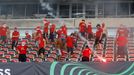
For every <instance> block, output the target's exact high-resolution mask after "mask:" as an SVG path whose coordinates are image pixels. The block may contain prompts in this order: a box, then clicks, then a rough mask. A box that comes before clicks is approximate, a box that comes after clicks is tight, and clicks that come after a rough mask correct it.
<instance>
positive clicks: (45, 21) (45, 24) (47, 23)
mask: <svg viewBox="0 0 134 75" xmlns="http://www.w3.org/2000/svg"><path fill="white" fill-rule="evenodd" d="M43 22H44V32H43V37H44V38H45V37H48V26H49V24H50V22H48V21H47V20H46V19H45V18H44V21H43Z"/></svg>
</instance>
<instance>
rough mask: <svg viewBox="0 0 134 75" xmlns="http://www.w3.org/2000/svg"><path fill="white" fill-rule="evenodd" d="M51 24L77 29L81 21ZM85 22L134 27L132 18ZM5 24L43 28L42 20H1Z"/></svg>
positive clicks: (100, 19) (92, 19)
mask: <svg viewBox="0 0 134 75" xmlns="http://www.w3.org/2000/svg"><path fill="white" fill-rule="evenodd" d="M48 20H49V21H50V22H51V23H54V24H56V25H57V28H59V27H60V26H61V23H62V22H65V24H66V25H67V27H69V28H72V27H74V26H75V27H78V25H79V22H80V20H82V19H70V18H68V19H48ZM85 20H86V22H92V25H93V27H95V26H96V25H97V24H98V23H102V22H105V24H106V25H107V27H118V26H119V25H120V24H124V25H127V26H128V27H134V18H90V19H85ZM3 22H5V23H7V25H8V26H9V27H10V28H13V27H15V26H17V27H20V28H34V27H36V26H38V25H41V26H43V19H7V20H4V19H1V20H0V23H3Z"/></svg>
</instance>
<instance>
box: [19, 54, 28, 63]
mask: <svg viewBox="0 0 134 75" xmlns="http://www.w3.org/2000/svg"><path fill="white" fill-rule="evenodd" d="M26 59H27V57H26V54H19V61H20V62H26Z"/></svg>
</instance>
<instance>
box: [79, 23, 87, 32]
mask: <svg viewBox="0 0 134 75" xmlns="http://www.w3.org/2000/svg"><path fill="white" fill-rule="evenodd" d="M85 29H86V24H85V23H83V22H82V23H80V24H79V31H80V32H85Z"/></svg>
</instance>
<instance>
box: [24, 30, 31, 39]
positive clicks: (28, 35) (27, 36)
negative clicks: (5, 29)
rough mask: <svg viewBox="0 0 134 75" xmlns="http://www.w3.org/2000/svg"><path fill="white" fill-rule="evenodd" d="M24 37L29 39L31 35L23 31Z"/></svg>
mask: <svg viewBox="0 0 134 75" xmlns="http://www.w3.org/2000/svg"><path fill="white" fill-rule="evenodd" d="M25 35H26V36H25V38H26V39H28V40H31V35H30V34H29V33H28V32H27V31H26V32H25Z"/></svg>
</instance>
